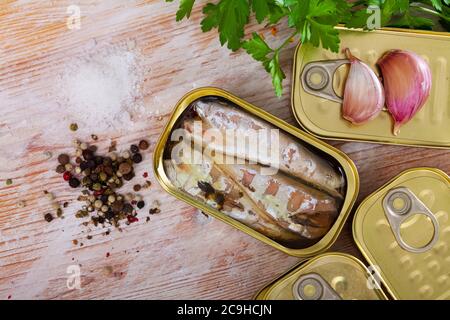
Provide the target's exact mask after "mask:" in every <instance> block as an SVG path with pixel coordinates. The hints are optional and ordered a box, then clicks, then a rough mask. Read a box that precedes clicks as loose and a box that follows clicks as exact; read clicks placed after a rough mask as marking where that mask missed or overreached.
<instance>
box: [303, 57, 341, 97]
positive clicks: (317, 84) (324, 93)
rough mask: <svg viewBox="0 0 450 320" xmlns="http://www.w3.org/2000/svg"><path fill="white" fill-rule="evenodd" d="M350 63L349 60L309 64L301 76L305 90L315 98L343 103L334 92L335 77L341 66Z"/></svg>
mask: <svg viewBox="0 0 450 320" xmlns="http://www.w3.org/2000/svg"><path fill="white" fill-rule="evenodd" d="M348 63H350V61H349V60H348V59H340V60H327V61H313V62H310V63H308V64H307V65H306V66H305V67H304V68H303V71H302V74H301V75H300V78H301V81H302V87H303V89H304V90H305V91H306V92H308V93H309V94H312V95H314V96H318V97H321V98H325V99H329V100H332V101H336V102H339V103H342V98H341V97H339V96H338V95H337V94H336V92H335V91H334V88H333V77H334V74H335V72H336V70H337V69H338V68H339V67H340V66H342V65H343V64H348ZM314 77H316V78H317V79H314Z"/></svg>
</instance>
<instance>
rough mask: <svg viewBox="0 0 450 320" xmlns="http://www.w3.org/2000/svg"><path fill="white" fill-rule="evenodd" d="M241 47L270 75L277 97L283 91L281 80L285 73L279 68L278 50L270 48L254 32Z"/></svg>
mask: <svg viewBox="0 0 450 320" xmlns="http://www.w3.org/2000/svg"><path fill="white" fill-rule="evenodd" d="M242 47H243V48H244V49H245V51H247V53H248V54H250V55H251V56H252V57H253V59H255V60H257V61H260V62H261V63H262V64H263V66H264V68H265V69H266V71H267V72H269V73H270V75H271V76H272V84H273V87H274V89H275V93H276V95H277V96H278V97H280V96H281V94H282V93H283V86H282V82H283V79H285V78H286V75H285V74H284V72H283V69H281V66H280V60H279V51H278V50H273V49H272V48H270V47H269V46H268V45H267V43H266V42H265V41H264V39H263V38H261V36H260V35H259V34H257V33H256V32H254V33H253V35H252V38H251V39H249V40H247V41H245V42H244V44H243V45H242Z"/></svg>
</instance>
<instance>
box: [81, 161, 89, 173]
mask: <svg viewBox="0 0 450 320" xmlns="http://www.w3.org/2000/svg"><path fill="white" fill-rule="evenodd" d="M87 168H88V164H87V162H86V161H82V162H81V163H80V169H81V171H84V170H86V169H87Z"/></svg>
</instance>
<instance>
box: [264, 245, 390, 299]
mask: <svg viewBox="0 0 450 320" xmlns="http://www.w3.org/2000/svg"><path fill="white" fill-rule="evenodd" d="M376 281H377V280H376V279H375V278H373V277H372V274H371V273H370V272H369V270H368V269H367V268H366V267H365V266H364V264H363V263H362V262H361V261H360V260H358V259H357V258H355V257H353V256H350V255H347V254H344V253H324V254H321V255H319V256H317V257H314V258H312V259H310V260H308V261H306V262H303V263H301V264H300V265H298V266H296V267H294V268H293V269H292V270H291V271H289V272H288V273H286V274H285V275H283V276H281V277H280V278H278V279H276V280H275V281H273V282H271V283H270V284H269V285H267V286H266V287H265V288H264V289H262V290H261V291H260V292H259V293H258V294H257V295H256V299H257V300H384V299H387V298H386V296H385V294H384V293H383V291H382V290H381V289H380V288H379V287H378V286H377V285H376Z"/></svg>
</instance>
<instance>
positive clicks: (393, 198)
mask: <svg viewBox="0 0 450 320" xmlns="http://www.w3.org/2000/svg"><path fill="white" fill-rule="evenodd" d="M449 199H450V178H449V176H448V175H446V174H445V173H444V172H442V171H440V170H438V169H433V168H415V169H409V170H406V171H404V172H403V173H401V174H400V175H398V176H397V177H395V178H394V179H392V180H391V181H390V182H388V183H387V184H386V185H384V186H383V187H381V188H380V189H379V190H377V191H375V192H374V193H373V194H371V195H370V196H368V197H367V198H366V199H365V200H364V201H363V202H362V203H361V205H360V206H359V207H358V209H357V211H356V213H355V218H354V220H353V237H354V239H355V242H356V244H357V246H358V248H359V250H360V251H361V253H362V254H363V256H364V257H365V258H366V261H367V263H368V267H367V268H366V266H365V265H364V264H363V262H361V261H360V260H358V259H356V258H355V257H353V256H349V255H347V254H341V253H324V254H322V255H320V256H317V257H315V258H312V259H310V260H308V261H306V262H303V263H301V264H300V265H299V266H296V267H294V268H293V269H292V270H290V271H288V273H286V274H285V275H283V276H281V277H280V278H278V279H277V280H275V281H273V282H271V283H270V284H269V285H267V286H266V287H265V288H264V289H262V290H261V291H260V292H259V293H258V294H257V296H256V299H303V300H304V299H333V300H337V299H377V298H380V299H384V298H385V297H386V296H388V297H390V298H392V299H401V300H405V299H414V300H417V299H450V274H449V270H450V251H449V250H450V249H449V247H450V220H449V213H450V201H449ZM307 279H309V282H306V283H305V282H304V281H305V280H307ZM306 285H309V286H308V287H307V286H306ZM299 290H300V294H299Z"/></svg>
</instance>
